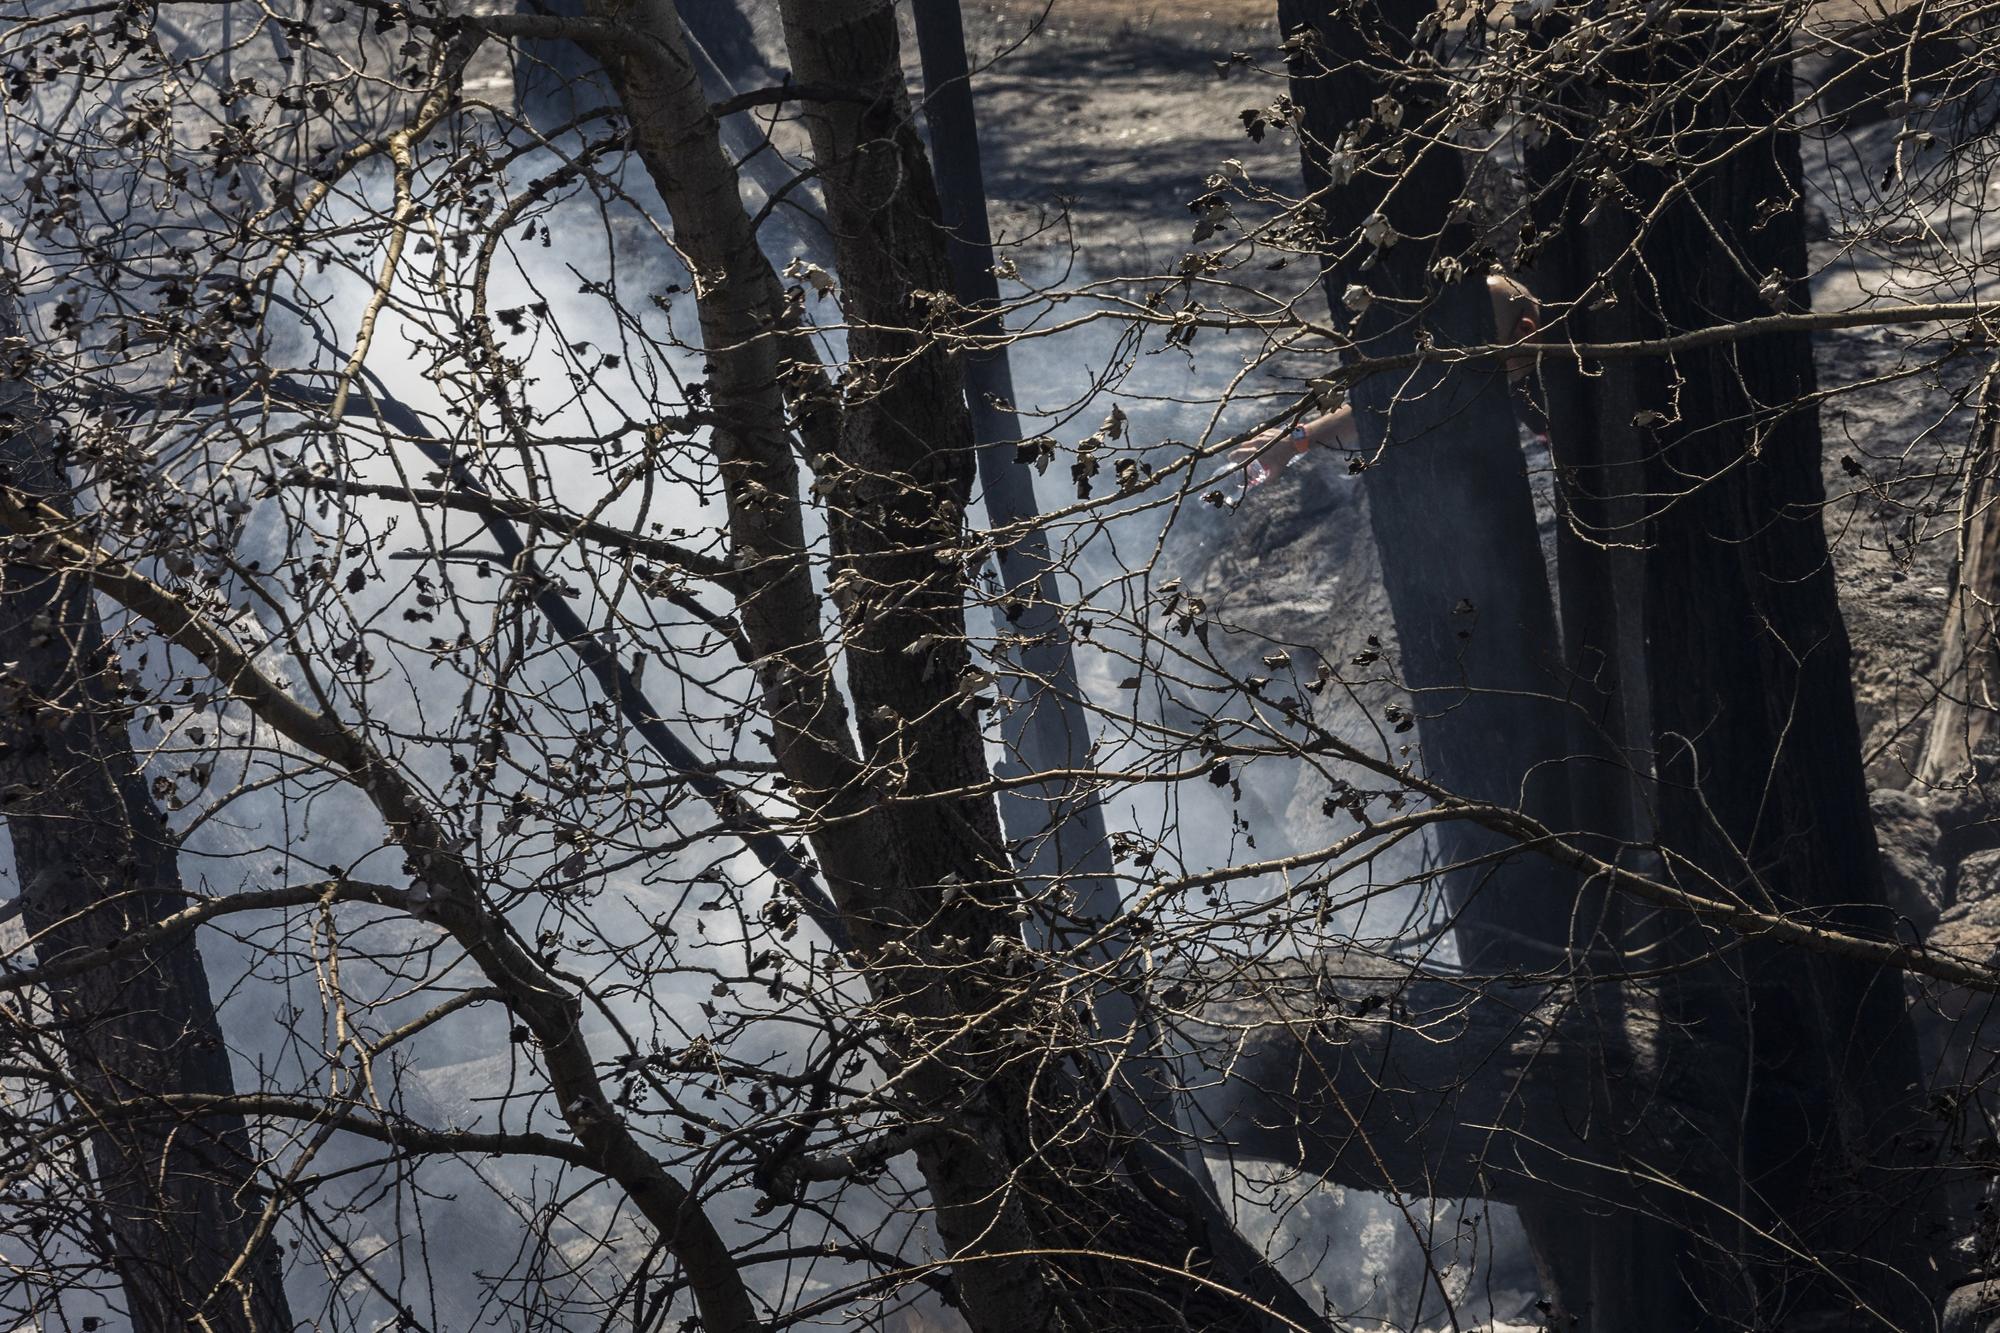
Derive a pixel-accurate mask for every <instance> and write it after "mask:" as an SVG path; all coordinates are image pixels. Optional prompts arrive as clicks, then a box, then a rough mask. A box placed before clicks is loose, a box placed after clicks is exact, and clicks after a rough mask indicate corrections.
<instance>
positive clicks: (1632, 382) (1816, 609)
mask: <svg viewBox="0 0 2000 1333" xmlns="http://www.w3.org/2000/svg"><path fill="white" fill-rule="evenodd" d="M1683 24H1684V26H1683V28H1682V29H1681V30H1680V32H1679V35H1678V36H1676V37H1674V38H1672V39H1671V40H1658V41H1653V42H1650V43H1648V44H1647V45H1646V46H1645V47H1644V48H1643V49H1635V50H1633V51H1632V52H1630V53H1628V54H1626V55H1625V56H1623V57H1621V58H1623V59H1625V60H1627V61H1628V62H1629V63H1630V65H1631V68H1630V69H1629V70H1626V71H1625V72H1626V73H1628V74H1630V75H1632V76H1633V77H1631V78H1630V79H1628V80H1626V81H1624V82H1623V83H1622V85H1621V86H1622V88H1623V89H1625V95H1626V96H1627V97H1628V98H1629V99H1630V101H1629V103H1628V104H1627V105H1625V106H1622V107H1621V108H1619V109H1620V111H1621V112H1622V113H1624V114H1627V115H1629V116H1636V117H1638V118H1639V120H1638V128H1636V129H1635V130H1634V131H1633V132H1634V134H1635V135H1636V137H1637V138H1639V139H1640V140H1643V141H1645V142H1649V143H1659V144H1662V145H1671V147H1672V150H1673V151H1672V152H1671V154H1668V155H1666V156H1665V158H1664V159H1663V160H1662V161H1656V162H1655V164H1654V165H1631V166H1627V167H1624V168H1622V169H1621V170H1620V171H1619V173H1618V177H1617V186H1616V188H1615V189H1608V190H1603V191H1602V192H1601V195H1599V194H1593V195H1592V197H1591V198H1590V199H1589V200H1587V201H1580V202H1582V203H1584V206H1585V209H1588V208H1590V207H1592V206H1594V207H1595V208H1596V214H1595V217H1594V220H1593V221H1591V222H1589V223H1587V224H1582V225H1581V226H1580V227H1579V228H1578V229H1577V230H1581V231H1582V232H1584V233H1585V234H1588V233H1589V232H1590V231H1591V230H1592V229H1595V228H1607V229H1610V240H1609V244H1598V245H1596V246H1594V247H1593V249H1594V250H1595V252H1596V253H1598V254H1599V255H1600V256H1602V255H1605V254H1607V253H1611V252H1614V251H1615V252H1616V253H1617V255H1618V258H1617V259H1616V260H1615V261H1614V262H1613V263H1611V264H1610V265H1608V266H1607V267H1606V268H1605V270H1604V271H1603V272H1602V273H1600V274H1598V275H1596V278H1597V280H1598V281H1599V282H1600V284H1601V290H1604V291H1608V292H1610V293H1611V294H1612V295H1613V296H1614V297H1615V301H1616V306H1615V308H1616V309H1617V310H1619V311H1620V312H1622V313H1621V318H1622V319H1624V320H1627V321H1630V322H1629V323H1627V324H1625V325H1623V326H1622V327H1619V328H1617V329H1615V330H1614V329H1600V328H1598V327H1595V326H1593V325H1591V324H1590V322H1589V320H1590V318H1591V316H1589V315H1587V314H1585V315H1580V316H1577V318H1578V319H1579V320H1580V324H1579V332H1577V333H1575V334H1572V335H1571V336H1589V337H1596V336H1599V335H1600V334H1608V335H1615V336H1639V337H1657V336H1660V335H1664V334H1675V333H1682V332H1687V331H1693V330H1698V329H1702V328H1706V327H1710V326H1713V325H1716V324H1724V323H1728V322H1730V321H1733V320H1742V319H1748V318H1753V317H1755V316H1758V315H1764V314H1769V313H1770V312H1771V311H1772V310H1773V308H1778V309H1805V308H1806V307H1807V306H1808V305H1809V303H1810V301H1809V293H1808V292H1807V290H1806V286H1805V282H1804V276H1803V275H1804V274H1805V272H1806V251H1805V241H1804V228H1803V220H1802V214H1801V211H1800V206H1799V199H1800V175H1801V173H1800V164H1799V152H1798V138H1797V135H1796V133H1794V132H1793V131H1792V130H1791V129H1790V128H1789V125H1788V121H1787V117H1788V115H1789V111H1790V107H1791V106H1792V102H1793V91H1792V77H1791V70H1790V65H1789V61H1788V59H1787V58H1786V53H1785V51H1784V50H1783V47H1782V37H1781V36H1780V35H1779V34H1777V33H1775V32H1773V31H1772V30H1770V29H1769V28H1767V27H1766V26H1764V25H1762V24H1747V25H1743V26H1740V27H1739V26H1736V25H1733V24H1730V23H1725V22H1723V21H1722V20H1721V18H1720V17H1719V16H1718V17H1708V16H1703V17H1701V18H1700V19H1699V20H1698V21H1697V20H1696V19H1694V18H1692V17H1690V18H1688V19H1684V20H1683ZM1695 70H1701V71H1704V75H1703V77H1704V78H1705V79H1707V80H1709V82H1704V83H1701V84H1700V85H1699V88H1700V91H1699V94H1698V95H1696V96H1692V97H1661V96H1660V95H1659V93H1658V91H1657V90H1659V89H1661V88H1665V87H1671V86H1674V85H1675V83H1676V81H1677V80H1681V79H1687V78H1691V77H1692V75H1691V71H1695ZM1718 71H1719V73H1718ZM1590 125H1591V118H1590V117H1579V118H1578V119H1577V120H1576V122H1575V123H1574V124H1573V125H1572V126H1571V127H1570V128H1569V130H1568V132H1569V133H1570V134H1572V135H1574V136H1575V137H1576V138H1577V139H1578V140H1579V141H1581V140H1586V139H1588V138H1589V134H1590ZM1638 201H1647V202H1645V203H1640V202H1638ZM1651 201H1662V202H1661V203H1659V204H1658V205H1655V204H1653V203H1652V202H1651ZM1580 211H1583V210H1580ZM1628 238H1629V245H1627V244H1624V242H1625V241H1626V240H1627V239H1628ZM1599 239H1600V241H1602V240H1603V239H1604V238H1599ZM1567 241H1568V243H1570V244H1575V243H1576V238H1575V236H1574V235H1572V236H1571V237H1569V238H1567ZM1588 369H1589V370H1590V371H1591V373H1593V374H1595V373H1598V372H1600V371H1601V372H1602V373H1603V379H1602V381H1601V387H1600V389H1599V391H1598V393H1599V397H1598V400H1597V402H1596V404H1595V406H1594V409H1593V419H1591V420H1590V421H1588V422H1586V423H1583V424H1582V425H1581V427H1580V429H1581V430H1582V431H1585V432H1592V431H1594V432H1596V433H1598V434H1599V435H1601V436H1604V437H1613V436H1617V435H1625V434H1630V435H1632V436H1633V437H1634V438H1635V439H1636V443H1637V447H1636V449H1634V450H1632V451H1631V453H1630V455H1629V456H1638V457H1642V458H1643V466H1642V467H1641V468H1640V469H1639V470H1638V472H1637V473H1636V474H1633V475H1631V476H1630V478H1629V480H1628V481H1620V480H1619V479H1618V477H1617V475H1616V474H1611V473H1607V474H1606V480H1607V481H1609V482H1611V483H1612V484H1613V485H1615V486H1622V485H1629V484H1632V483H1633V482H1636V483H1637V485H1638V488H1639V493H1641V494H1644V495H1647V496H1649V497H1652V499H1651V501H1650V505H1651V512H1650V514H1649V515H1648V516H1647V522H1646V527H1645V534H1644V535H1645V552H1644V557H1643V563H1644V588H1643V602H1644V623H1645V629H1646V634H1645V643H1646V657H1647V660H1646V671H1645V679H1646V684H1647V690H1648V695H1649V699H1650V714H1651V718H1650V730H1651V733H1652V745H1653V749H1654V752H1655V755H1656V766H1657V782H1656V785H1655V788H1654V810H1655V822H1654V827H1653V830H1652V836H1653V837H1654V838H1655V839H1656V840H1657V842H1658V845H1659V846H1660V847H1661V848H1662V849H1663V850H1664V853H1665V856H1666V870H1667V873H1668V874H1670V875H1671V876H1673V877H1675V878H1676V879H1677V880H1678V882H1680V883H1681V884H1683V885H1684V886H1686V887H1689V888H1692V887H1694V886H1695V885H1702V886H1705V891H1707V892H1710V893H1714V894H1718V895H1721V896H1725V897H1732V898H1735V899H1737V900H1740V901H1743V902H1746V903H1750V904H1754V905H1756V906H1758V907H1760V908H1761V909H1763V910H1765V911H1769V912H1774V913H1785V914H1792V915H1801V916H1804V917H1805V918H1807V919H1811V920H1815V921H1819V922H1822V923H1825V924H1827V925H1831V926H1835V927H1838V928H1840V929H1842V930H1845V931H1848V932H1851V933H1854V934H1857V935H1862V936H1867V937H1872V938H1893V937H1894V935H1893V930H1894V922H1893V918H1892V915H1891V914H1890V913H1889V911H1888V910H1887V908H1886V907H1885V906H1884V899H1883V894H1882V888H1881V884H1880V879H1879V872H1878V867H1877V861H1876V848H1875V841H1874V832H1873V826H1872V822H1871V819H1870V815H1869V809H1868V802H1867V792H1866V788H1865V784H1864V779H1863V770H1862V764H1861V752H1860V737H1859V730H1858V727H1857V724H1856V720H1855V713H1854V703H1853V695H1852V686H1851V682H1850V677H1849V664H1848V656H1849V654H1848V641H1847V635H1846V630H1845V627H1844V625H1843V623H1842V621H1841V616H1840V610H1839V607H1838V605H1837V602H1836V598H1835V589H1834V578H1833V569H1832V565H1831V562H1830V559H1829V554H1828V550H1827V544H1826V537H1825V532H1824V529H1823V527H1822V522H1821V506H1822V504H1823V501H1824V494H1823V489H1822V482H1821V473H1820V466H1821V462H1820V443H1821V442H1820V431H1819V421H1818V417H1817V412H1816V407H1815V399H1814V396H1813V393H1814V389H1815V382H1814V371H1813V364H1812V351H1811V345H1810V342H1809V338H1808V336H1807V335H1805V334H1803V333H1794V334H1777V335H1771V336H1766V337H1760V338H1755V339H1747V340H1743V341H1738V342H1732V343H1717V344H1712V345H1709V346H1707V347H1704V348H1698V349H1695V350H1693V351H1692V352H1691V353H1685V354H1680V355H1676V356H1674V357H1672V358H1668V359H1662V360H1653V361H1631V362H1626V363H1623V364H1621V365H1617V366H1613V365H1609V364H1607V365H1605V366H1602V367H1589V368H1588ZM1721 943H1722V941H1720V940H1717V939H1715V938H1713V937H1712V936H1711V935H1710V934H1709V933H1708V932H1707V931H1705V930H1700V929H1696V928H1693V927H1692V926H1691V925H1690V924H1688V923H1682V924H1680V925H1678V926H1677V927H1675V928H1673V929H1671V930H1664V931H1662V932H1660V933H1659V935H1658V936H1657V937H1656V938H1654V939H1652V940H1649V941H1648V944H1649V945H1650V946H1651V950H1652V952H1651V958H1652V960H1653V961H1654V962H1655V963H1656V964H1657V963H1665V964H1672V965H1675V966H1678V967H1680V968H1681V969H1683V972H1682V974H1681V975H1680V976H1679V977H1677V978H1675V979H1674V980H1672V981H1671V982H1670V983H1669V984H1667V985H1666V986H1665V987H1664V988H1663V990H1662V993H1661V1000H1660V1003H1661V1006H1662V1011H1661V1018H1662V1021H1664V1022H1667V1023H1670V1024H1673V1025H1675V1026H1676V1027H1679V1028H1684V1029H1686V1030H1688V1031H1690V1032H1693V1033H1695V1034H1698V1039H1699V1040H1701V1041H1704V1042H1709V1043H1714V1044H1716V1045H1717V1046H1719V1047H1720V1048H1721V1049H1723V1050H1734V1051H1738V1052H1740V1055H1739V1056H1737V1057H1735V1058H1737V1059H1738V1060H1739V1061H1740V1063H1739V1064H1738V1065H1737V1067H1736V1068H1735V1069H1734V1070H1733V1071H1732V1073H1731V1079H1730V1082H1729V1084H1728V1086H1727V1087H1726V1089H1725V1095H1726V1098H1727V1102H1728V1104H1729V1105H1732V1106H1734V1107H1735V1108H1737V1110H1738V1112H1739V1113H1740V1117H1741V1126H1742V1128H1741V1130H1740V1132H1739V1133H1738V1134H1737V1136H1736V1139H1735V1144H1734V1151H1735V1152H1736V1154H1737V1157H1738V1159H1739V1163H1740V1174H1739V1177H1738V1179H1737V1180H1736V1181H1735V1182H1734V1183H1733V1185H1732V1187H1731V1188H1732V1190H1733V1199H1732V1200H1731V1203H1732V1206H1733V1207H1734V1209H1735V1211H1736V1212H1737V1213H1738V1215H1739V1216H1740V1218H1741V1221H1739V1222H1737V1223H1735V1224H1733V1225H1732V1226H1731V1227H1729V1228H1727V1229H1726V1230H1725V1231H1722V1232H1718V1231H1716V1230H1715V1229H1714V1226H1713V1223H1712V1222H1711V1223H1707V1224H1704V1226H1705V1228H1706V1230H1707V1231H1708V1237H1709V1240H1710V1242H1711V1243H1712V1245H1713V1247H1714V1249H1715V1251H1716V1252H1718V1253H1725V1254H1727V1253H1733V1254H1734V1255H1735V1258H1734V1259H1733V1260H1732V1262H1730V1263H1727V1264H1711V1265H1707V1266H1705V1267H1704V1269H1703V1271H1702V1272H1701V1273H1699V1274H1698V1275H1696V1287H1697V1293H1698V1298H1699V1300H1700V1302H1701V1304H1702V1306H1703V1307H1704V1308H1705V1309H1706V1310H1707V1311H1708V1312H1709V1317H1710V1318H1711V1319H1718V1320H1724V1321H1727V1322H1728V1323H1730V1324H1731V1325H1737V1324H1741V1325H1753V1324H1759V1325H1769V1326H1782V1327H1786V1328H1808V1329H1809V1328H1819V1327H1829V1328H1830V1327H1843V1328H1844V1327H1853V1326H1855V1324H1856V1323H1857V1322H1859V1323H1874V1324H1876V1325H1878V1326H1879V1325H1880V1324H1887V1325H1889V1326H1894V1327H1911V1326H1917V1325H1920V1324H1923V1323H1926V1322H1928V1320H1929V1319H1930V1318H1931V1317H1932V1314H1933V1312H1934V1311H1935V1309H1936V1303H1935V1298H1936V1296H1937V1295H1938V1293H1937V1292H1936V1291H1935V1290H1934V1289H1933V1288H1934V1287H1935V1285H1936V1279H1935V1276H1934V1275H1935V1272H1936V1267H1935V1263H1936V1261H1937V1260H1938V1259H1939V1256H1940V1255H1941V1254H1942V1252H1943V1251H1944V1249H1945V1247H1946V1244H1947V1241H1948V1237H1947V1234H1946V1227H1945V1224H1944V1218H1943V1215H1942V1211H1941V1204H1940V1199H1939V1195H1938V1191H1937V1190H1936V1188H1935V1186H1936V1180H1935V1177H1934V1175H1933V1174H1932V1173H1931V1171H1930V1170H1929V1167H1930V1165H1931V1163H1930V1161H1929V1145H1930V1144H1932V1143H1934V1142H1935V1141H1936V1136H1935V1135H1934V1134H1933V1133H1931V1132H1930V1129H1931V1127H1929V1126H1927V1125H1925V1124H1924V1122H1923V1117H1922V1115H1921V1113H1920V1109H1919V1105H1918V1103H1919V1095H1920V1092H1921V1082H1920V1071H1919V1069H1918V1066H1917V1060H1916V1050H1917V1047H1916V1042H1915V1038H1914V1034H1913V1033H1912V1031H1911V1028H1910V1025H1909V1022H1908V1019H1907V1017H1906V1015H1905V1013H1904V1008H1903V1000H1902V986H1901V983H1900V980H1899V979H1897V978H1895V977H1893V976H1889V975H1887V974H1885V973H1883V972H1881V971H1879V970H1877V969H1874V968H1872V967H1869V966H1866V965H1864V964H1861V963H1858V962H1855V961H1852V960H1846V959H1837V958H1832V957H1821V956H1810V955H1807V954H1805V953H1802V952H1800V951H1796V950H1789V949H1784V948H1780V947H1776V946H1773V945H1770V944H1766V943H1761V942H1758V941H1755V940H1751V941H1748V942H1745V943H1743V944H1742V946H1741V947H1740V948H1733V949H1731V950H1730V951H1728V952H1726V953H1722V952H1718V946H1719V945H1720V944H1721ZM1637 1128H1644V1127H1643V1126H1640V1127H1637Z"/></svg>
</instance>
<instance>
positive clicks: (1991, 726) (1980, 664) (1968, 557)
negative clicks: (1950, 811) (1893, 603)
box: [1917, 371, 2000, 787]
mask: <svg viewBox="0 0 2000 1333" xmlns="http://www.w3.org/2000/svg"><path fill="white" fill-rule="evenodd" d="M1958 522H1959V529H1958V572H1957V577H1956V580H1955V582H1954V584H1953V586H1952V590H1951V604H1950V606H1949V607H1947V608H1946V610H1945V617H1944V639H1943V642H1942V643H1941V644H1940V645H1939V648H1938V663H1937V687H1938V699H1937V705H1936V707H1935V708H1934V709H1933V710H1932V712H1931V725H1930V730H1929V731H1928V732H1927V733H1926V734H1925V737H1924V751H1923V756H1922V758H1921V759H1919V760H1918V762H1917V780H1918V781H1920V782H1923V783H1926V784H1928V785H1930V786H1934V787H1935V786H1944V785H1947V784H1949V785H1957V784H1961V783H1972V784H1978V783H1982V782H1985V781H1986V780H1987V779H1989V778H1990V777H1991V776H1992V774H1993V765H1994V761H1995V759H1996V758H2000V755H1996V753H1995V751H1996V747H2000V735H1996V733H2000V372H1993V371H1989V372H1988V373H1987V376H1986V387H1985V389H1984V391H1983V392H1982V393H1981V395H1980V404H1979V421H1978V424H1977V426H1976V427H1975V434H1974V437H1973V445H1972V452H1971V456H1970V457H1969V458H1968V459H1967V460H1966V467H1965V491H1964V494H1963V495H1962V497H1961V498H1960V500H1959V520H1958Z"/></svg>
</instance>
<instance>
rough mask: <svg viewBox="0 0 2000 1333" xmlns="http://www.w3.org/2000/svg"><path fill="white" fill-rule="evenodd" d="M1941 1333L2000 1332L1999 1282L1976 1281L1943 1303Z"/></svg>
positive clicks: (1953, 1293)
mask: <svg viewBox="0 0 2000 1333" xmlns="http://www.w3.org/2000/svg"><path fill="white" fill-rule="evenodd" d="M1940 1329H1941V1333H2000V1282H1976V1283H1974V1284H1972V1285H1971V1286H1969V1287H1960V1288H1959V1289H1958V1290H1956V1291H1954V1292H1952V1294H1951V1296H1950V1298H1949V1299H1947V1300H1946V1301H1945V1303H1944V1318H1943V1320H1942V1322H1941V1325H1940Z"/></svg>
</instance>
